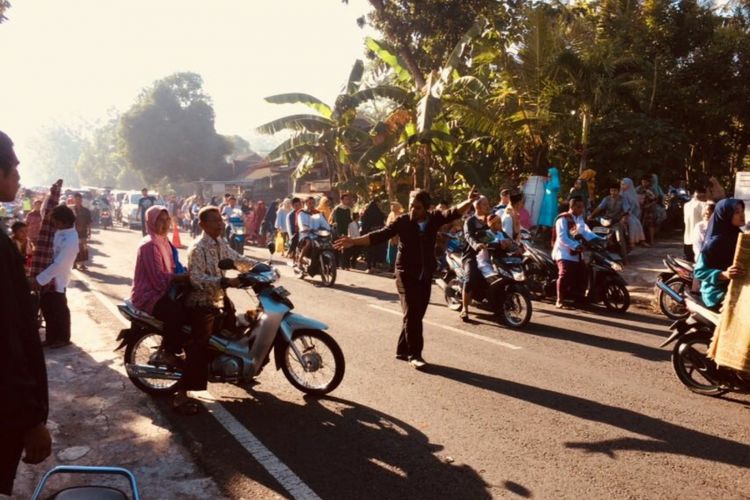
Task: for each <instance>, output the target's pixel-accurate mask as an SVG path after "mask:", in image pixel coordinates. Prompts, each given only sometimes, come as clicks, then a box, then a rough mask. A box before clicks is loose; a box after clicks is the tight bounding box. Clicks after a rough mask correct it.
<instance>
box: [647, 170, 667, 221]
mask: <svg viewBox="0 0 750 500" xmlns="http://www.w3.org/2000/svg"><path fill="white" fill-rule="evenodd" d="M651 190H652V191H653V192H654V193H655V194H656V198H657V200H658V201H657V203H656V207H655V208H654V212H655V214H656V220H655V224H656V226H655V227H657V228H658V227H659V226H661V223H662V222H664V221H665V220H667V209H666V208H664V198H665V197H666V194H665V193H664V190H663V189H662V188H661V185H660V184H659V176H658V175H656V174H651Z"/></svg>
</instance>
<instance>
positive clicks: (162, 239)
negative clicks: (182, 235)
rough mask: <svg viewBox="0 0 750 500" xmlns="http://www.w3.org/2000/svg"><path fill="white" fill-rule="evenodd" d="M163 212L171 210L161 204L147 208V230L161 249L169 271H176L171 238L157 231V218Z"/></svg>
mask: <svg viewBox="0 0 750 500" xmlns="http://www.w3.org/2000/svg"><path fill="white" fill-rule="evenodd" d="M162 212H166V213H167V215H169V212H168V211H167V209H166V208H164V207H162V206H160V205H154V206H152V207H150V208H149V209H148V210H146V232H147V233H148V236H147V238H150V240H151V241H153V242H154V245H156V248H158V249H159V253H160V254H161V257H162V260H163V261H164V267H165V269H166V270H167V272H170V273H172V272H174V258H173V257H172V247H171V245H170V244H169V240H168V239H167V237H166V235H163V234H157V233H156V219H158V218H159V215H161V213H162ZM145 241H148V240H144V242H145Z"/></svg>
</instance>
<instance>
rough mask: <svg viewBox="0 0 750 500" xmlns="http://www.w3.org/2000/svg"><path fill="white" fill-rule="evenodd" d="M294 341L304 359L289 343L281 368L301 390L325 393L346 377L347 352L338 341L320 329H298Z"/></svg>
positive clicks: (319, 394)
mask: <svg viewBox="0 0 750 500" xmlns="http://www.w3.org/2000/svg"><path fill="white" fill-rule="evenodd" d="M292 342H293V343H294V344H295V345H296V346H297V349H298V350H299V352H300V353H301V354H302V362H300V360H299V359H297V355H296V354H295V353H294V350H293V349H292V348H291V344H287V345H286V349H285V351H284V355H283V360H284V362H283V363H282V365H281V371H282V372H284V376H285V377H286V379H287V380H288V381H289V383H290V384H292V385H293V386H294V387H295V388H297V389H298V390H300V391H302V392H304V393H305V394H311V395H314V396H323V395H325V394H328V393H329V392H331V391H333V390H334V389H336V387H338V386H339V384H340V383H341V381H342V380H343V379H344V371H345V369H346V364H345V362H344V353H343V352H341V348H340V347H339V345H338V344H337V343H336V341H335V340H334V339H333V337H331V336H330V335H328V334H327V333H326V332H323V331H320V330H297V331H295V332H294V334H293V335H292Z"/></svg>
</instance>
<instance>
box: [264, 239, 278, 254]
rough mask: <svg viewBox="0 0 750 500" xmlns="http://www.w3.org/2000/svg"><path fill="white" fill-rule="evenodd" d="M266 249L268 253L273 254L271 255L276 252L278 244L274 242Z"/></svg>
mask: <svg viewBox="0 0 750 500" xmlns="http://www.w3.org/2000/svg"><path fill="white" fill-rule="evenodd" d="M266 248H268V251H269V252H271V255H273V254H274V253H275V252H276V244H275V243H274V242H273V241H272V242H271V243H269V244H268V246H267V247H266Z"/></svg>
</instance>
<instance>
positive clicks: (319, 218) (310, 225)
mask: <svg viewBox="0 0 750 500" xmlns="http://www.w3.org/2000/svg"><path fill="white" fill-rule="evenodd" d="M298 224H299V238H300V240H303V239H305V238H307V237H309V236H310V231H317V230H318V229H327V230H330V229H331V226H329V225H328V222H327V221H326V218H325V217H323V214H311V213H309V212H306V211H304V210H303V211H301V212H300V213H299V219H298Z"/></svg>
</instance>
